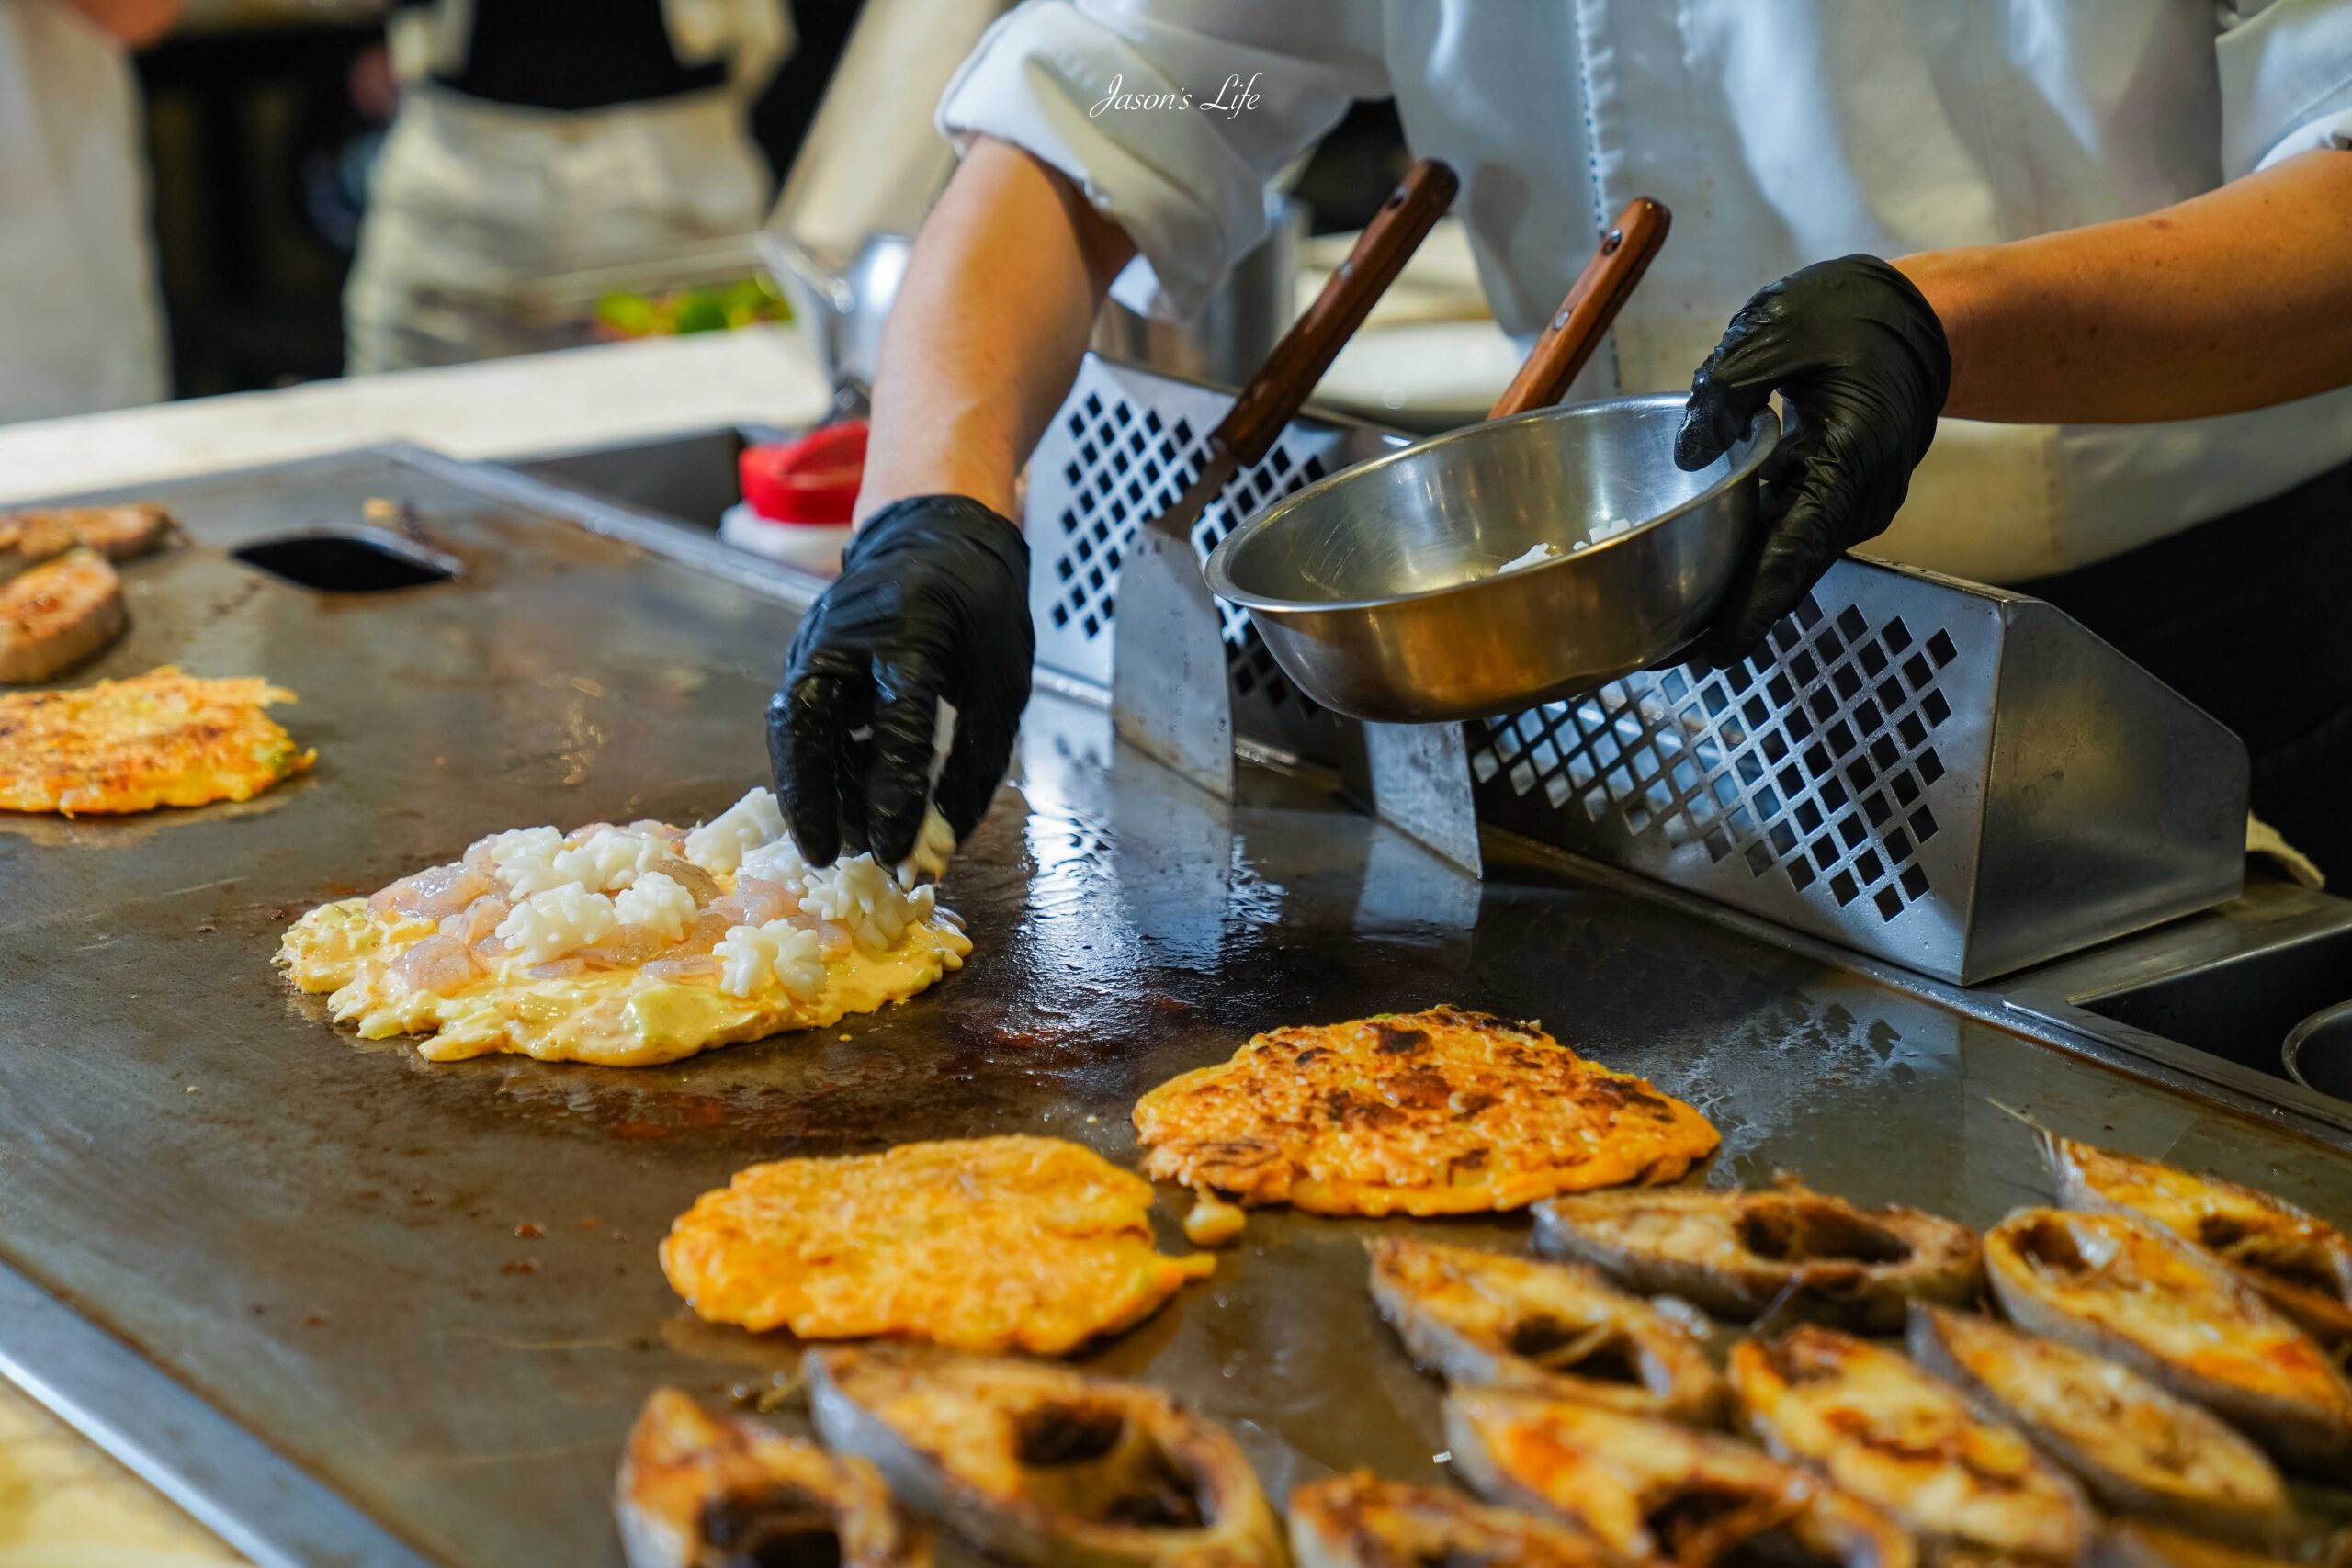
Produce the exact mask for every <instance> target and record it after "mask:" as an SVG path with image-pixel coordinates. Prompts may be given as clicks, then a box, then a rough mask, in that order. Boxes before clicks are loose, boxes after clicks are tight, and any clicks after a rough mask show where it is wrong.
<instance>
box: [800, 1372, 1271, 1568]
mask: <svg viewBox="0 0 2352 1568" xmlns="http://www.w3.org/2000/svg"><path fill="white" fill-rule="evenodd" d="M807 1365H808V1368H809V1393H810V1401H811V1410H812V1412H813V1414H814V1416H815V1417H816V1422H817V1430H818V1432H819V1433H820V1435H821V1436H822V1437H823V1438H824V1439H825V1441H826V1443H827V1444H828V1445H830V1446H831V1448H832V1450H833V1451H834V1452H836V1453H841V1454H854V1455H855V1456H857V1457H859V1458H861V1459H865V1460H867V1461H871V1462H872V1463H873V1464H874V1465H875V1466H876V1468H877V1469H878V1470H880V1471H881V1472H882V1475H883V1478H884V1479H885V1480H886V1481H888V1483H889V1485H890V1490H891V1492H892V1493H893V1494H894V1495H896V1496H897V1497H898V1499H899V1502H900V1503H902V1504H904V1505H905V1506H907V1507H909V1508H910V1509H912V1510H913V1511H914V1512H915V1513H917V1514H920V1515H922V1516H923V1517H927V1518H931V1519H935V1520H937V1521H938V1522H939V1523H941V1524H942V1525H943V1526H944V1527H945V1528H946V1529H948V1530H950V1531H951V1532H953V1533H954V1534H956V1535H957V1536H959V1537H961V1538H962V1539H963V1540H966V1541H967V1542H968V1543H970V1544H971V1545H973V1546H975V1547H978V1548H979V1549H980V1550H981V1551H988V1552H992V1553H994V1554H996V1555H997V1556H1000V1557H1002V1558H1006V1559H1008V1560H1010V1561H1012V1562H1022V1563H1034V1564H1040V1565H1043V1568H1147V1565H1159V1568H1250V1565H1254V1564H1263V1565H1266V1568H1273V1565H1276V1564H1279V1563H1281V1562H1282V1561H1283V1549H1282V1542H1281V1540H1280V1538H1279V1535H1278V1534H1277V1527H1276V1525H1275V1522H1274V1515H1273V1510H1272V1508H1271V1507H1269V1506H1267V1503H1266V1498H1265V1495H1264V1494H1263V1493H1262V1492H1261V1491H1260V1490H1259V1487H1258V1478H1257V1475H1256V1473H1255V1472H1252V1471H1251V1470H1250V1461H1248V1460H1247V1459H1245V1458H1244V1457H1243V1456H1242V1453H1241V1450H1239V1449H1238V1448H1237V1447H1235V1446H1234V1442H1233V1439H1232V1438H1229V1437H1227V1435H1226V1434H1225V1432H1224V1431H1223V1430H1222V1429H1221V1428H1219V1427H1216V1425H1214V1424H1213V1423H1211V1422H1208V1421H1205V1420H1204V1419H1202V1418H1201V1417H1200V1416H1194V1415H1193V1414H1191V1413H1190V1412H1188V1411H1185V1410H1182V1409H1181V1408H1179V1407H1178V1406H1177V1405H1175V1404H1172V1403H1171V1402H1170V1400H1169V1399H1168V1397H1167V1396H1166V1395H1165V1394H1162V1393H1159V1391H1157V1390H1155V1389H1149V1388H1145V1387H1143V1386H1142V1385H1140V1384H1136V1383H1123V1382H1109V1381H1106V1380H1104V1379H1101V1378H1091V1377H1087V1376H1085V1375H1083V1374H1081V1373H1079V1372H1075V1371H1070V1370H1069V1368H1067V1367H1057V1366H1049V1365H1045V1364H1041V1363H1038V1362H1034V1361H1010V1360H992V1359H981V1358H977V1357H967V1356H953V1355H948V1354H944V1353H941V1352H928V1353H926V1352H922V1351H917V1350H911V1349H909V1348H903V1347H895V1346H892V1347H874V1348H846V1347H844V1348H831V1349H814V1350H811V1351H809V1353H808V1358H807Z"/></svg>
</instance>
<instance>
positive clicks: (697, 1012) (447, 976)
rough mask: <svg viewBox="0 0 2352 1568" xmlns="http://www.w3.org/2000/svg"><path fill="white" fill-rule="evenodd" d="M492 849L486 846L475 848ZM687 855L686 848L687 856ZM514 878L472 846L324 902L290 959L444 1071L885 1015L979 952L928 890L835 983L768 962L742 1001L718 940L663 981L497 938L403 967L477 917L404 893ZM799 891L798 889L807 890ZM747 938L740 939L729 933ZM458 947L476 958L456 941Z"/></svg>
mask: <svg viewBox="0 0 2352 1568" xmlns="http://www.w3.org/2000/svg"><path fill="white" fill-rule="evenodd" d="M754 795H764V792H759V791H755V792H754ZM747 798H748V797H747ZM730 815H732V814H730ZM722 820H725V819H724V818H722ZM638 828H642V829H645V830H647V831H648V832H657V831H658V832H659V833H662V834H669V835H673V836H675V838H676V840H677V841H679V842H681V843H684V844H692V843H694V842H695V838H693V837H689V836H684V835H678V834H677V829H670V828H666V827H663V826H662V825H661V824H642V825H635V826H634V827H633V828H632V829H630V830H629V831H636V830H637V829H638ZM601 830H602V831H605V832H618V831H621V830H617V829H601ZM592 836H593V832H592V830H590V829H582V830H579V831H578V832H575V833H574V834H573V835H572V836H571V839H568V840H565V842H566V844H568V845H578V844H581V843H583V842H587V841H589V839H590V837H592ZM501 837H502V838H504V837H512V835H501ZM491 842H492V840H484V843H485V844H488V843H491ZM476 850H477V851H479V850H481V846H479V845H478V846H476ZM680 858H684V851H683V850H682V851H681V853H680ZM725 858H728V857H724V856H718V857H714V856H710V855H705V856H704V857H703V861H702V863H700V869H701V870H702V871H703V872H704V874H705V875H706V876H707V882H708V884H709V886H713V887H715V888H716V889H717V893H716V894H715V895H714V896H712V897H705V898H704V899H702V900H701V901H700V911H698V912H701V911H708V910H711V908H712V907H713V905H714V904H718V903H720V901H722V900H725V899H729V898H734V897H738V896H739V894H740V893H741V891H742V890H743V887H744V885H746V884H748V883H749V882H750V881H751V877H750V875H749V874H748V873H741V874H739V870H738V869H737V868H734V867H729V866H726V865H724V864H723V861H724V859H725ZM714 859H716V860H718V861H720V862H722V863H719V864H716V865H715V864H713V863H711V862H712V861H713V860H714ZM476 865H479V871H478V873H477V874H474V875H472V876H471V877H470V878H469V876H468V870H467V868H468V867H469V866H476ZM800 873H801V874H802V875H803V876H807V877H809V878H811V879H822V878H825V877H827V876H829V875H831V874H833V873H831V872H817V873H809V872H807V870H806V868H805V867H803V868H800ZM436 875H438V876H441V877H442V878H443V880H444V882H445V884H447V885H448V886H458V885H459V884H460V882H461V880H462V881H463V886H462V887H460V891H463V890H464V889H465V888H467V887H470V886H475V885H481V886H489V887H491V888H492V892H491V893H490V894H489V895H486V896H485V897H488V898H491V899H493V900H497V901H499V902H501V903H503V902H504V900H505V897H506V896H507V895H509V894H517V895H518V896H519V892H520V890H519V889H517V888H516V886H515V884H514V882H513V880H512V879H511V878H508V879H507V881H506V886H504V887H503V889H502V888H501V887H500V885H499V879H500V878H501V877H502V876H503V875H504V873H503V872H500V871H497V870H494V869H493V868H492V865H491V863H490V861H489V859H488V858H487V856H484V855H479V854H477V853H475V852H469V859H468V861H467V862H466V863H461V864H458V865H455V866H449V867H436V868H434V869H433V870H432V871H429V872H426V873H423V874H419V876H417V877H411V878H404V879H403V880H402V882H401V883H395V884H394V885H393V886H391V887H388V888H386V889H384V890H383V891H382V892H379V893H378V894H377V895H376V896H375V897H373V898H345V899H340V900H337V901H336V902H334V903H332V904H325V905H322V906H321V907H320V908H315V909H312V910H311V911H310V912H309V913H308V914H306V915H304V916H303V917H302V918H301V919H299V920H297V921H296V922H295V923H294V925H293V926H292V927H291V928H290V929H289V930H288V931H287V932H286V935H285V937H284V939H283V940H282V942H280V944H279V948H278V953H277V961H278V963H279V964H281V965H283V966H284V967H285V969H286V972H287V974H288V977H289V978H290V979H291V980H292V981H293V983H294V984H295V986H296V987H299V988H300V989H301V990H304V991H309V992H320V991H325V992H330V993H332V994H331V995H330V996H329V998H328V1002H329V1005H330V1006H331V1007H332V1008H333V1009H334V1019H335V1021H336V1022H338V1023H352V1024H356V1027H357V1030H358V1032H359V1034H360V1037H361V1038H363V1039H368V1040H377V1039H383V1038H386V1037H388V1036H391V1035H395V1034H413V1035H418V1036H422V1037H423V1038H421V1039H420V1040H419V1041H418V1043H417V1053H418V1055H422V1056H423V1057H424V1059H425V1060H427V1061H430V1062H454V1061H462V1060H465V1059H466V1058H468V1057H471V1056H480V1055H486V1054H488V1053H490V1052H493V1051H506V1052H513V1053H516V1054H519V1055H528V1056H535V1057H537V1058H539V1059H540V1060H542V1061H562V1062H589V1063H594V1064H596V1065H597V1066H614V1067H641V1066H658V1065H660V1064H662V1063H664V1062H673V1061H677V1060H678V1059H680V1058H681V1057H685V1056H691V1055H695V1053H696V1052H698V1051H707V1050H711V1049H714V1048H715V1047H718V1046H721V1045H732V1044H737V1043H741V1042H743V1041H747V1040H758V1039H762V1038H763V1037H765V1036H767V1035H770V1034H775V1033H778V1032H783V1031H786V1030H794V1029H809V1028H818V1027H822V1026H824V1025H827V1024H831V1023H833V1022H835V1021H838V1020H840V1019H841V1018H842V1017H843V1016H844V1015H846V1014H849V1013H854V1012H872V1011H875V1010H877V1009H879V1008H881V1007H882V1006H883V1005H884V1004H886V1003H888V1002H894V1001H901V1000H904V999H905V998H909V997H911V996H913V995H915V994H916V993H917V992H919V991H922V990H923V989H924V988H925V987H929V986H931V985H932V984H933V983H934V982H936V981H937V980H938V979H939V978H940V977H941V976H944V975H945V974H947V973H949V972H950V971H952V970H956V969H959V968H961V967H962V966H963V962H964V957H965V955H966V954H967V953H969V952H971V949H972V944H971V942H970V940H969V939H968V938H967V937H966V936H965V935H964V933H963V931H962V930H961V929H960V925H959V923H958V922H957V921H956V918H955V916H953V915H952V914H949V913H948V912H946V911H944V910H941V909H938V908H935V907H933V905H932V903H931V900H930V897H929V893H928V890H927V889H919V890H918V892H917V897H913V898H911V899H900V900H899V905H900V908H899V913H901V914H902V915H904V916H906V917H907V918H906V919H905V923H904V926H903V929H902V930H900V931H898V932H897V933H896V935H895V937H894V938H891V939H888V941H887V943H886V942H885V941H884V938H883V937H882V935H881V934H880V933H878V932H877V931H876V930H875V929H874V928H873V927H872V926H871V925H869V926H868V927H867V928H866V929H865V931H862V932H860V934H859V935H858V937H857V939H856V940H855V941H851V940H850V938H849V935H848V933H847V931H840V934H839V940H838V941H835V942H832V943H831V951H829V952H828V953H826V954H825V955H824V957H823V960H822V978H821V986H819V985H815V984H811V983H809V982H811V981H813V980H814V978H815V976H813V975H809V976H805V977H804V978H803V979H802V980H801V983H799V984H797V986H796V985H791V984H787V983H786V980H785V978H784V977H783V976H781V975H780V974H779V973H778V972H777V971H776V970H775V969H773V968H768V967H765V966H762V967H760V968H758V970H757V971H756V972H755V973H753V974H752V976H750V978H749V979H748V981H747V982H744V981H739V982H738V983H740V984H741V987H742V990H741V994H738V992H737V991H736V990H735V989H732V988H730V986H729V981H730V980H732V979H736V978H737V971H736V970H735V968H734V967H733V966H731V965H730V966H728V967H727V969H726V971H725V973H724V974H722V973H720V972H719V971H720V969H721V965H720V964H719V962H718V960H719V959H720V958H723V957H724V956H725V953H718V954H711V953H710V950H709V947H708V946H707V944H706V945H704V946H703V947H702V948H701V950H700V952H699V953H697V952H696V951H695V945H694V944H692V943H691V942H688V943H687V944H685V945H683V946H673V947H671V948H668V949H663V950H659V951H657V952H656V953H654V958H655V959H656V960H659V959H661V958H663V957H665V956H666V957H668V958H669V959H670V962H669V963H668V964H661V963H658V962H657V963H656V964H655V967H656V969H657V970H658V971H661V972H658V973H655V974H648V973H646V972H645V969H644V966H643V964H642V963H641V962H629V961H627V959H626V957H620V958H616V959H615V960H614V961H612V962H610V963H607V962H606V961H605V959H603V958H599V959H598V961H597V962H596V963H595V964H593V965H589V964H580V963H575V962H572V961H571V960H567V959H565V958H561V957H559V958H558V959H556V960H555V961H553V962H549V961H548V959H547V957H546V956H544V954H543V953H533V952H526V951H524V950H522V948H521V947H520V945H519V944H509V943H505V942H502V941H501V939H500V938H499V937H498V936H496V935H491V934H483V935H481V936H479V937H477V938H475V939H474V940H473V942H471V943H469V945H470V946H471V947H472V951H473V953H474V954H475V956H474V957H473V958H472V959H471V960H470V961H467V962H465V963H462V964H458V966H457V967H455V968H454V969H453V968H449V967H446V966H445V967H441V968H435V967H434V966H432V965H420V964H416V963H415V962H414V961H413V960H412V961H411V962H409V963H407V964H403V962H402V960H403V959H404V958H408V957H409V956H410V955H411V954H413V953H414V952H415V950H416V949H417V947H418V945H419V944H420V943H423V942H426V941H427V940H428V939H435V938H441V939H443V940H444V941H445V942H458V941H460V940H462V939H461V938H457V937H452V936H451V934H450V933H451V926H450V921H451V919H457V920H459V921H465V920H467V919H469V914H470V911H469V910H465V909H459V910H452V911H450V912H449V913H447V914H444V913H441V912H440V910H438V909H437V908H435V907H434V905H433V904H432V902H431V894H430V891H429V890H428V892H426V893H425V894H422V895H419V896H416V897H408V898H404V899H403V898H399V897H392V896H394V895H397V894H398V893H399V891H400V890H401V888H402V887H403V886H410V885H415V884H420V883H425V881H426V879H428V878H432V877H435V876H436ZM427 886H428V889H429V886H430V885H429V884H428V885H427ZM526 886H527V885H526ZM793 890H794V892H795V893H796V894H797V891H798V885H797V883H796V884H794V885H793ZM780 891H781V889H779V892H780ZM467 902H468V903H469V904H470V903H472V902H474V900H472V899H468V900H467ZM402 903H404V904H406V905H408V906H409V908H408V909H407V910H403V908H398V907H395V906H396V905H398V904H402ZM492 912H493V913H495V912H497V911H494V910H493V911H492ZM484 918H485V919H486V918H487V917H484ZM786 919H791V920H795V921H798V922H800V923H801V924H803V925H805V926H807V927H808V929H809V930H811V931H815V930H818V929H820V926H821V921H820V919H819V918H818V917H817V916H815V915H814V914H809V915H805V916H804V915H798V914H794V915H788V916H787V917H786ZM744 924H745V925H752V924H754V922H752V921H750V920H746V921H745V922H744ZM782 924H783V921H781V920H779V921H778V922H777V925H779V926H780V925H782ZM503 929H504V928H503V927H502V930H503ZM626 929H627V928H624V930H626ZM741 929H742V928H741V927H738V928H736V930H735V931H729V933H728V934H729V939H730V940H731V939H732V938H733V937H734V936H735V934H736V931H740V930H741ZM766 929H775V928H774V927H768V928H766ZM836 929H838V928H836ZM886 929H887V923H886ZM458 930H459V931H470V930H471V928H470V927H468V926H460V927H459V928H458ZM605 940H611V939H609V938H607V939H605ZM448 951H450V952H460V951H462V950H461V949H459V948H457V947H451V948H449V949H448ZM576 952H577V953H587V954H592V955H594V954H596V953H599V949H597V948H596V947H595V946H594V944H590V945H586V946H582V947H580V948H578V949H577V950H576ZM677 954H684V955H685V956H684V957H678V956H676V955H677ZM702 956H709V957H710V958H711V962H710V963H709V964H707V965H702V966H700V967H702V968H706V969H707V970H709V971H711V972H710V973H708V974H701V973H687V974H679V973H677V971H679V970H680V969H682V968H683V969H685V970H688V971H693V970H695V969H696V967H697V966H696V964H695V962H694V960H695V958H697V957H702Z"/></svg>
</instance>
